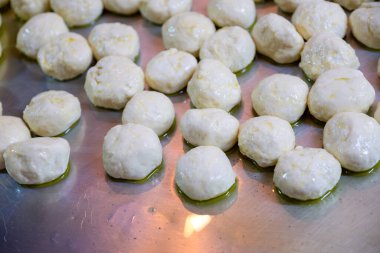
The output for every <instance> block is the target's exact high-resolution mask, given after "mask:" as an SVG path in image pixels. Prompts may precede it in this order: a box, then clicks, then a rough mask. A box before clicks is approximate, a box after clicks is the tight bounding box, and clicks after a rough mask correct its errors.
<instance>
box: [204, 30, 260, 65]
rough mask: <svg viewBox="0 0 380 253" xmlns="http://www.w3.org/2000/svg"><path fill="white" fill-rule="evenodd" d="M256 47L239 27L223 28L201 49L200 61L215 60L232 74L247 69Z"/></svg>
mask: <svg viewBox="0 0 380 253" xmlns="http://www.w3.org/2000/svg"><path fill="white" fill-rule="evenodd" d="M255 54H256V47H255V43H254V42H253V40H252V38H251V36H250V35H249V33H248V32H247V31H246V30H244V29H243V28H241V27H239V26H230V27H224V28H222V29H220V30H218V31H217V32H216V33H214V35H212V36H211V37H210V38H209V39H208V40H206V42H205V43H204V44H203V46H202V47H201V50H200V53H199V56H200V59H201V60H203V59H215V60H218V61H220V62H222V63H223V64H224V65H226V66H227V67H228V68H230V70H231V71H232V72H237V71H239V70H242V69H244V68H245V67H247V66H248V65H249V64H250V63H251V62H252V61H253V58H254V57H255Z"/></svg>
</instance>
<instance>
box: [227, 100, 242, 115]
mask: <svg viewBox="0 0 380 253" xmlns="http://www.w3.org/2000/svg"><path fill="white" fill-rule="evenodd" d="M242 104H243V102H242V101H240V102H239V103H238V104H237V105H235V106H234V107H232V109H231V110H230V111H229V113H230V114H232V115H233V114H235V113H237V112H238V111H239V110H240V108H241V105H242Z"/></svg>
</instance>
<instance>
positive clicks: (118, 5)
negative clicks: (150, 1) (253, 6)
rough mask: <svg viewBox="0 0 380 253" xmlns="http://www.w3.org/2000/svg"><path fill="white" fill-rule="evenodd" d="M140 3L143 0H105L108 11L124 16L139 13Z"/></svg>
mask: <svg viewBox="0 0 380 253" xmlns="http://www.w3.org/2000/svg"><path fill="white" fill-rule="evenodd" d="M140 2H141V0H103V4H104V8H105V9H106V10H108V11H111V12H114V13H117V14H122V15H131V14H134V13H136V12H138V11H139V5H140Z"/></svg>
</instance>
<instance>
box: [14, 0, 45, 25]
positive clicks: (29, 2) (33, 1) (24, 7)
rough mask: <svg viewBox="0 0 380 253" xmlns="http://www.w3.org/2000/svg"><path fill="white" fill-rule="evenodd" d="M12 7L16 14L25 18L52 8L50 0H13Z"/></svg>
mask: <svg viewBox="0 0 380 253" xmlns="http://www.w3.org/2000/svg"><path fill="white" fill-rule="evenodd" d="M11 7H12V9H13V11H14V12H15V13H16V15H17V16H18V17H19V18H21V19H24V20H28V19H30V18H31V17H33V16H35V15H37V14H40V13H43V12H47V11H48V10H49V9H50V4H49V0H11Z"/></svg>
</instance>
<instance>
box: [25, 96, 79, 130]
mask: <svg viewBox="0 0 380 253" xmlns="http://www.w3.org/2000/svg"><path fill="white" fill-rule="evenodd" d="M80 115H81V107H80V103H79V100H78V98H76V97H75V96H73V95H72V94H70V93H68V92H66V91H57V90H50V91H45V92H42V93H40V94H38V95H36V96H35V97H33V98H32V100H31V101H30V103H29V105H27V106H26V108H25V110H24V115H23V118H24V120H25V122H26V123H27V124H28V126H29V127H30V129H31V130H32V132H33V133H35V134H37V135H39V136H47V137H51V136H57V135H59V134H62V133H64V132H65V131H66V130H68V129H69V128H70V127H71V126H72V125H73V124H74V123H75V122H77V121H78V120H79V118H80Z"/></svg>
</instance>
